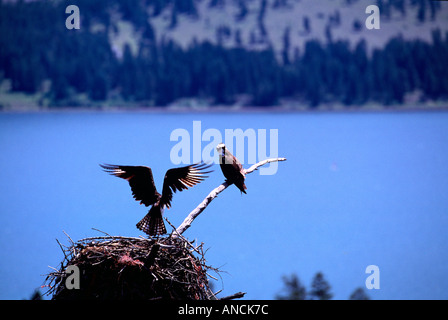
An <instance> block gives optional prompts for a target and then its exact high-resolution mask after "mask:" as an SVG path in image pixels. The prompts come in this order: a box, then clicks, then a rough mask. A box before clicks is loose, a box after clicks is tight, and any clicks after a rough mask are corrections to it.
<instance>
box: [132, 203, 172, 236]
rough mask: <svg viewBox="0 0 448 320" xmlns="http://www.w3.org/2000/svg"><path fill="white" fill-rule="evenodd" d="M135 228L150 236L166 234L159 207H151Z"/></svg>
mask: <svg viewBox="0 0 448 320" xmlns="http://www.w3.org/2000/svg"><path fill="white" fill-rule="evenodd" d="M137 228H138V229H140V230H142V231H143V232H144V233H146V234H147V235H150V236H156V235H162V234H165V233H166V228H165V223H164V222H163V218H162V211H161V208H160V206H152V208H151V209H150V210H149V212H148V214H147V215H146V216H145V217H144V218H143V219H142V220H140V221H139V222H138V223H137Z"/></svg>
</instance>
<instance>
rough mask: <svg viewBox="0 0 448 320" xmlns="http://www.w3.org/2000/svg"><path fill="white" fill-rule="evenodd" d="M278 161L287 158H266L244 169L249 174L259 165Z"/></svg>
mask: <svg viewBox="0 0 448 320" xmlns="http://www.w3.org/2000/svg"><path fill="white" fill-rule="evenodd" d="M277 161H286V158H271V159H266V160H263V161H260V162H258V163H256V164H254V165H253V166H252V167H250V168H249V169H244V171H245V172H246V174H248V173H251V172H253V171H255V170H257V169H258V167H261V166H264V165H265V164H267V163H270V162H277Z"/></svg>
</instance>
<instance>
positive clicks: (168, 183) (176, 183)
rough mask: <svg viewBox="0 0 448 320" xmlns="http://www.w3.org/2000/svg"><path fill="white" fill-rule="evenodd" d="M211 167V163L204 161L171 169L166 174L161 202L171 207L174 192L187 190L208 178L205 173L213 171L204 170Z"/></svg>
mask: <svg viewBox="0 0 448 320" xmlns="http://www.w3.org/2000/svg"><path fill="white" fill-rule="evenodd" d="M210 167H211V164H208V165H207V164H205V163H203V162H201V163H196V164H192V165H189V166H186V167H180V168H173V169H169V170H168V171H167V172H166V174H165V179H164V180H163V189H162V198H161V199H160V203H161V204H164V205H166V206H167V208H170V207H171V200H172V199H173V192H176V191H182V190H186V189H188V188H189V187H190V188H191V187H193V186H194V185H196V184H198V183H200V182H202V181H203V180H204V179H205V178H208V176H206V175H205V174H207V173H210V172H212V171H204V170H206V169H208V168H210Z"/></svg>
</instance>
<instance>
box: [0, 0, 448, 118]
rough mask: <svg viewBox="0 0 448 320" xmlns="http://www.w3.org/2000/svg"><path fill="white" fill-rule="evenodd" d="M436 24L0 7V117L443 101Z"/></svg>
mask: <svg viewBox="0 0 448 320" xmlns="http://www.w3.org/2000/svg"><path fill="white" fill-rule="evenodd" d="M73 4H75V5H77V6H78V7H79V11H80V20H81V21H80V29H70V28H67V27H66V19H67V18H68V15H67V14H66V12H65V11H66V7H67V6H68V5H73ZM371 4H375V5H377V6H378V7H379V8H380V12H381V21H380V29H379V30H368V29H367V28H366V26H365V20H366V18H367V17H368V14H366V13H365V11H366V7H367V6H368V5H371ZM447 21H448V2H440V1H431V0H127V1H121V0H57V1H56V0H54V1H43V0H42V1H37V0H33V1H13V0H8V1H6V0H3V1H0V109H2V108H3V109H6V110H7V109H8V108H10V107H12V106H14V105H21V104H29V101H28V100H27V101H25V100H23V99H21V98H20V97H21V96H20V95H19V94H21V93H25V94H26V95H28V97H27V99H28V98H29V96H32V98H30V99H29V100H32V101H34V103H35V104H36V105H38V106H42V107H60V106H62V107H63V106H67V105H69V106H107V105H125V106H130V105H137V106H145V107H146V106H167V105H173V104H179V101H182V100H183V99H185V100H187V101H189V102H188V103H187V104H188V105H198V103H199V104H200V105H207V106H210V105H233V106H236V107H239V106H264V107H270V106H273V105H288V106H293V107H297V106H299V105H300V104H301V105H309V106H310V107H317V106H318V105H320V104H329V105H331V104H340V105H356V106H362V105H366V104H371V103H380V104H384V105H393V104H405V103H420V102H422V103H426V102H428V101H446V100H447V99H448V67H447V65H446V61H448V60H447V59H448V23H447ZM18 98H20V99H18ZM16 99H17V101H18V102H16ZM190 102H191V103H190Z"/></svg>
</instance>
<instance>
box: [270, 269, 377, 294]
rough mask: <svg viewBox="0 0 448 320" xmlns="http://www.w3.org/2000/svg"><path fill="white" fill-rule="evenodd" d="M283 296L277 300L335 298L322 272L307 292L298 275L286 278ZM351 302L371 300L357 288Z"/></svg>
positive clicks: (361, 289)
mask: <svg viewBox="0 0 448 320" xmlns="http://www.w3.org/2000/svg"><path fill="white" fill-rule="evenodd" d="M282 280H283V286H284V288H283V290H282V294H277V295H276V296H275V299H277V300H330V299H332V298H333V293H332V292H331V286H330V284H329V283H328V282H327V280H326V279H325V277H324V275H323V273H322V272H317V273H316V274H315V275H314V277H313V280H312V282H311V290H307V289H306V287H305V286H304V285H303V284H302V283H301V281H300V279H299V278H298V277H297V275H296V274H291V276H289V277H287V276H284V277H283V278H282ZM348 298H349V299H350V300H370V297H369V296H368V295H367V294H366V293H365V291H364V289H363V288H361V287H359V288H356V289H355V290H354V291H353V293H352V294H351V295H350V297H348Z"/></svg>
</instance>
